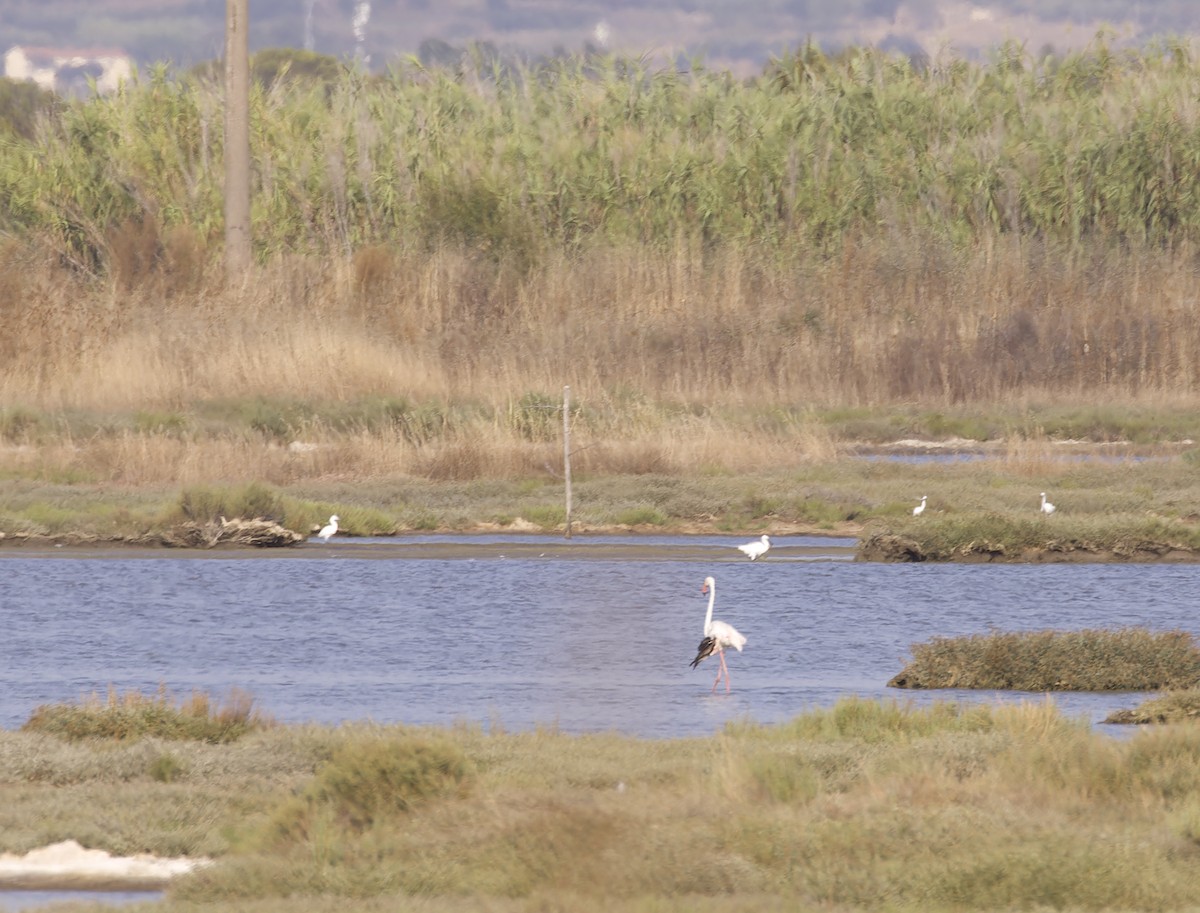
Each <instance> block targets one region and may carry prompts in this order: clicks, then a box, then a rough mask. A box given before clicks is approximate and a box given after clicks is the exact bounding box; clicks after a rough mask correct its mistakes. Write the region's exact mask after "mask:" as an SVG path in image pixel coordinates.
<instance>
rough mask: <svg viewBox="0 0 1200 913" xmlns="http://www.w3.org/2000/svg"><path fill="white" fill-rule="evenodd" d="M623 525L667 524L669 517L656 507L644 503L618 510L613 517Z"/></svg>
mask: <svg viewBox="0 0 1200 913" xmlns="http://www.w3.org/2000/svg"><path fill="white" fill-rule="evenodd" d="M613 520H614V522H616V523H617V524H619V525H621V526H665V525H666V523H667V518H666V517H665V516H663V514H662V512H661V511H659V510H658V509H656V508H654V507H650V506H648V505H642V506H639V507H627V508H625V509H624V510H621V511H618V512H617V515H616V516H615V517H614V518H613Z"/></svg>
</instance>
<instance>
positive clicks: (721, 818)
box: [0, 700, 1200, 913]
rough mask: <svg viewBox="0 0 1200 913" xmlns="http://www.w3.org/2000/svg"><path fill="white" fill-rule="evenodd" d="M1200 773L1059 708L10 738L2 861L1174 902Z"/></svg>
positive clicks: (442, 905)
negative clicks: (605, 726)
mask: <svg viewBox="0 0 1200 913" xmlns="http://www.w3.org/2000/svg"><path fill="white" fill-rule="evenodd" d="M164 758H169V763H168V762H167V761H164ZM164 770H170V771H171V776H170V777H165V776H163V771H164ZM1198 778H1200V735H1198V733H1197V732H1196V730H1195V729H1194V727H1190V726H1184V727H1173V728H1170V729H1164V730H1158V731H1152V732H1151V731H1147V732H1142V733H1138V734H1137V735H1135V737H1133V738H1132V739H1129V740H1121V741H1118V740H1114V739H1112V738H1111V737H1109V736H1105V735H1102V734H1097V733H1095V732H1093V731H1092V730H1091V728H1090V727H1089V726H1088V725H1087V723H1086V722H1076V721H1071V720H1067V719H1064V718H1063V717H1062V716H1061V715H1060V714H1059V713H1058V712H1057V711H1056V710H1055V709H1054V707H1053V705H1051V704H1043V703H1037V704H1032V703H1031V704H1029V705H1024V706H1019V707H1012V706H1010V707H999V706H996V707H988V706H982V707H965V706H956V705H949V704H944V705H935V706H933V707H929V708H924V709H913V708H909V707H905V706H903V705H897V704H889V703H878V704H877V703H871V702H863V701H857V700H845V701H842V702H840V703H839V704H838V705H836V706H835V707H833V708H831V709H829V710H824V711H815V712H809V713H804V714H802V715H800V716H798V717H796V718H795V719H794V720H793V721H791V722H789V723H785V724H782V725H779V726H773V727H759V726H755V725H752V724H741V725H732V726H730V727H728V728H727V729H726V730H725V731H724V732H722V733H720V734H718V735H715V736H713V737H711V738H706V739H687V740H672V741H646V740H639V739H629V738H624V737H621V736H618V735H611V734H609V735H590V736H568V735H563V734H560V733H556V732H554V731H551V730H541V731H537V732H531V733H523V734H510V733H504V732H493V733H484V732H481V731H479V730H477V729H474V728H471V727H461V728H451V729H446V730H418V729H409V728H405V727H399V726H388V727H376V726H365V725H364V726H345V727H340V728H336V729H331V728H314V727H271V728H266V729H260V730H256V731H252V732H249V733H247V734H245V735H243V736H242V737H241V738H239V739H238V740H236V741H235V742H232V743H227V744H220V745H217V744H207V743H203V742H175V741H171V742H166V741H161V740H158V739H154V738H143V739H139V740H136V741H120V742H114V741H108V740H100V741H97V740H94V739H93V740H87V741H84V742H73V741H65V740H62V739H60V738H57V737H53V736H49V735H45V734H39V733H33V732H4V733H0V795H2V796H3V798H4V800H5V801H3V802H0V823H2V824H3V827H0V847H2V848H3V849H5V850H14V851H18V850H19V851H23V850H27V849H29V848H32V847H35V846H39V845H43V844H46V843H49V842H52V841H55V840H59V839H65V838H68V837H71V838H75V839H79V840H80V841H81V842H83V843H85V844H86V845H92V846H100V847H104V848H108V849H110V850H112V851H114V852H118V853H129V852H134V851H151V852H155V853H159V854H165V855H177V854H188V855H210V856H212V857H213V858H215V859H217V860H218V864H217V865H216V866H215V867H213V868H211V869H207V870H204V871H203V872H201V873H200V874H197V875H194V876H189V877H188V878H186V879H184V880H182V881H179V882H177V883H176V884H175V885H174V887H173V888H172V889H171V891H170V892H169V896H168V899H167V901H166V903H165V904H164V908H165V909H168V910H174V909H180V910H182V909H189V910H197V909H200V910H203V909H228V908H229V907H230V906H237V907H238V908H239V909H249V910H282V909H285V908H286V909H289V910H293V911H301V913H303V911H309V910H311V911H317V910H332V909H356V910H357V909H361V910H372V909H385V908H388V907H389V905H390V908H393V909H394V908H395V907H396V905H397V904H400V905H402V906H404V908H412V909H421V910H433V911H458V910H478V909H489V910H501V911H524V910H567V909H571V910H600V909H604V910H619V911H647V910H680V911H682V910H704V911H714V913H715V911H722V913H725V911H743V913H750V911H760V910H762V911H766V910H777V909H780V907H781V905H785V906H787V907H788V908H790V909H802V910H830V911H836V910H849V909H881V910H898V911H900V910H918V909H919V910H934V911H941V910H945V911H949V910H957V911H963V910H995V909H1031V908H1054V909H1059V910H1066V911H1072V910H1079V911H1083V910H1096V909H1122V910H1147V911H1150V910H1154V911H1163V910H1168V911H1170V910H1185V909H1192V908H1195V907H1196V906H1197V905H1198V904H1200V876H1198V875H1197V867H1196V865H1195V853H1196V851H1195V839H1196V832H1197V814H1198V809H1197V804H1196V800H1195V796H1196V794H1197V792H1198V790H1200V779H1198Z"/></svg>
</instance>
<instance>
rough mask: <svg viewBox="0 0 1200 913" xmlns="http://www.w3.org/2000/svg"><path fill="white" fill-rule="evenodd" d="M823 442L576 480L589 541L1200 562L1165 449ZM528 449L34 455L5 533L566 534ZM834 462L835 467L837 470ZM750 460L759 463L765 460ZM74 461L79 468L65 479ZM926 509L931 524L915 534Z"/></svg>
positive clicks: (92, 536) (12, 496)
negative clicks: (652, 539) (256, 459)
mask: <svg viewBox="0 0 1200 913" xmlns="http://www.w3.org/2000/svg"><path fill="white" fill-rule="evenodd" d="M813 437H820V438H821V440H822V441H824V442H825V443H823V444H822V448H821V449H820V450H818V451H817V452H816V453H815V454H814V455H813V456H812V457H810V458H806V456H805V454H804V453H803V452H793V453H791V454H787V456H786V459H787V460H788V461H789V464H788V465H786V466H783V467H772V466H768V465H764V464H763V463H753V464H752V465H751V466H750V467H749V468H746V467H744V466H743V465H742V464H741V463H740V462H738V463H736V464H735V465H734V466H729V465H724V466H722V465H720V464H700V465H689V466H688V467H687V468H686V469H679V468H675V469H673V470H672V471H661V470H660V471H652V470H651V471H642V472H628V471H626V472H601V471H596V470H590V471H589V470H588V469H587V468H583V469H580V468H578V466H576V469H575V478H574V485H573V517H572V519H573V530H574V532H575V533H576V534H577V535H586V534H587V533H588V532H605V531H619V530H631V531H635V532H659V533H663V532H673V533H701V532H704V533H728V534H730V535H734V534H736V535H743V534H752V533H761V532H770V533H774V534H776V535H787V534H800V533H815V534H826V535H841V536H862V537H863V539H864V552H863V555H864V557H869V558H873V559H882V560H981V559H986V560H1065V559H1069V558H1071V557H1083V558H1090V559H1106V558H1112V559H1116V560H1166V559H1171V558H1181V557H1182V558H1186V557H1188V556H1191V555H1193V554H1194V553H1195V552H1196V550H1197V549H1198V548H1200V540H1198V534H1197V522H1198V520H1200V516H1198V515H1197V513H1196V510H1195V505H1196V504H1197V503H1200V482H1198V481H1197V477H1196V474H1195V471H1194V469H1193V463H1192V459H1191V455H1190V454H1191V451H1190V450H1188V451H1184V452H1183V453H1182V454H1181V453H1180V452H1179V448H1177V447H1176V448H1157V449H1156V450H1155V449H1153V448H1152V449H1151V452H1155V453H1157V456H1154V457H1152V458H1146V459H1141V460H1132V459H1127V458H1121V459H1112V458H1109V457H1108V456H1107V455H1106V454H1099V455H1097V454H1096V453H1095V452H1093V451H1090V450H1088V451H1083V452H1081V451H1080V449H1079V448H1077V447H1075V446H1072V445H1060V444H1055V443H1053V442H1050V441H1041V442H1036V443H1034V442H1028V441H1022V442H1017V444H1015V445H1011V446H1006V447H1004V448H1003V449H996V450H995V451H994V452H993V454H992V455H990V456H989V457H988V458H987V459H982V460H959V461H951V462H909V461H890V460H882V459H877V458H874V457H864V456H856V455H855V454H854V452H853V448H852V447H851V446H850V445H847V444H844V443H838V442H834V441H832V439H831V438H830V437H829V436H828V435H814V436H813ZM524 446H525V448H526V449H527V452H528V453H529V454H530V455H532V454H533V453H541V454H543V455H544V456H545V457H546V461H547V463H546V464H545V465H543V466H542V467H541V468H540V469H539V470H532V469H531V470H530V471H529V473H528V474H520V473H513V474H511V475H509V474H505V473H503V472H497V473H495V474H488V475H486V476H484V477H476V478H469V479H465V480H455V479H431V478H428V477H421V476H416V475H410V474H406V473H401V472H395V471H393V470H392V469H391V468H390V467H387V466H382V465H381V466H377V467H376V468H375V469H374V470H373V471H370V470H368V469H366V468H364V467H363V466H362V465H361V464H356V463H354V462H353V461H352V460H349V458H347V460H346V462H347V464H348V465H347V466H345V467H343V466H340V465H339V460H338V458H337V456H336V455H335V454H336V453H341V454H343V455H344V454H345V451H338V450H337V449H336V448H333V449H334V451H335V454H327V453H326V452H324V451H323V450H318V451H315V452H301V453H286V452H284V453H276V454H275V456H274V457H272V458H278V459H279V460H280V466H282V467H285V468H286V470H287V471H286V472H282V473H281V474H280V475H279V476H278V477H277V478H278V484H267V483H263V482H258V481H237V482H205V483H200V482H199V481H193V482H192V483H191V484H183V485H180V484H178V483H176V482H175V481H174V480H173V479H172V478H171V477H172V475H176V474H177V470H178V468H179V466H180V465H181V463H186V464H188V465H192V466H194V467H196V470H197V471H196V478H197V480H198V479H201V478H204V477H205V476H206V473H205V471H204V469H203V462H204V461H203V459H202V458H201V457H202V454H204V453H205V452H206V450H205V447H204V445H203V444H202V443H199V442H193V443H187V444H181V445H180V449H179V451H178V458H179V461H180V462H178V463H174V464H172V463H168V462H166V461H164V462H162V463H155V465H156V466H158V467H159V469H160V470H161V472H158V473H156V474H154V475H153V476H152V477H150V478H147V477H144V476H141V475H139V474H138V473H137V469H138V466H137V464H136V463H130V464H126V465H124V467H123V473H124V474H127V477H125V478H120V479H113V480H106V479H102V478H97V477H96V476H97V474H96V473H95V472H94V470H93V469H92V468H90V467H89V463H90V461H91V460H92V459H94V458H95V451H94V450H92V449H91V448H81V449H77V450H73V451H71V452H67V451H59V450H55V449H54V448H52V447H51V448H47V449H40V450H39V449H37V448H34V449H33V450H31V451H30V452H29V453H23V454H20V455H18V456H17V457H16V460H18V461H20V465H19V466H14V465H12V464H11V463H10V465H9V469H8V472H7V473H6V474H5V475H6V476H7V477H0V532H3V533H4V536H5V540H6V541H7V542H8V543H9V544H11V543H14V542H19V541H24V540H26V539H29V540H33V541H45V540H46V539H47V538H52V539H58V540H59V541H71V540H75V541H80V540H99V541H108V540H111V541H120V540H133V541H139V542H146V541H147V540H149V539H151V538H153V536H154V535H156V534H162V533H163V532H164V531H169V530H178V529H180V528H181V527H187V526H194V525H196V524H199V525H204V524H219V523H220V518H221V517H226V518H234V517H247V518H250V517H265V518H267V519H269V520H271V521H273V522H275V523H278V524H281V525H282V526H284V527H287V528H288V529H292V530H295V531H297V532H298V533H300V534H302V535H308V534H310V533H311V532H312V531H313V530H314V529H315V528H318V527H319V526H321V525H323V524H324V523H325V522H326V521H327V519H328V517H329V516H330V515H331V514H334V513H336V514H338V516H339V517H340V518H341V524H340V526H341V532H339V535H341V536H368V535H369V536H389V535H404V534H406V533H413V532H421V533H426V532H437V531H454V532H471V531H493V530H511V531H514V532H543V533H549V534H561V533H562V532H563V530H564V522H565V520H564V518H565V500H564V486H563V480H562V478H561V476H560V475H559V474H558V473H557V472H555V464H553V463H549V461H550V460H556V459H557V460H560V459H561V456H559V455H557V454H555V453H554V451H555V449H557V448H558V447H559V445H557V444H550V443H546V444H532V443H526V444H525V445H524ZM584 446H587V444H586V443H585V444H584ZM779 446H780V448H781V450H782V449H783V448H784V446H785V442H784V441H780V442H779ZM825 447H828V448H829V450H830V451H831V452H832V454H833V456H832V457H828V456H824V452H825V450H824V448H825ZM743 449H744V451H745V453H743V454H742V457H741V458H746V456H747V455H748V454H750V453H752V452H753V448H750V447H747V448H743ZM264 451H265V449H264V448H262V447H260V448H259V452H264ZM1127 451H1128V448H1120V449H1119V451H1118V452H1127ZM475 452H476V453H477V454H478V456H479V459H480V460H482V459H484V458H485V456H486V454H487V453H489V452H490V451H489V449H488V447H487V445H485V444H483V443H480V444H479V445H478V450H477V451H475ZM585 452H586V451H585ZM56 454H62V455H63V457H64V458H65V460H67V461H68V462H69V465H63V466H57V467H56V466H55V465H54V462H53V461H54V459H55V455H56ZM716 455H718V454H716V452H715V451H714V456H716ZM459 458H460V459H464V460H469V458H468V457H465V456H463V455H462V454H461V453H460V454H459ZM2 459H3V457H2V456H0V460H2ZM529 459H530V460H532V456H530V457H529ZM471 462H472V463H473V465H478V464H477V463H474V461H471ZM573 462H575V463H578V462H581V461H574V460H573ZM93 465H94V464H93ZM230 465H231V466H232V465H234V464H232V463H231V464H230ZM585 466H586V464H585ZM643 468H646V469H648V467H643ZM260 472H262V465H261V464H250V457H249V455H247V465H245V466H243V467H241V471H240V472H239V473H230V474H231V475H233V476H234V477H235V478H237V477H239V476H241V477H244V478H248V479H254V478H256V477H257V476H258V474H259V473H260ZM266 474H267V475H268V476H270V475H271V474H270V473H266ZM189 481H190V480H189ZM1043 490H1046V491H1048V492H1049V494H1050V496H1051V498H1052V499H1053V500H1054V501H1055V502H1056V504H1057V507H1058V509H1057V511H1056V512H1055V514H1054V515H1053V516H1050V517H1043V516H1042V515H1041V514H1040V512H1039V504H1040V500H1039V494H1040V492H1041V491H1043ZM922 495H928V496H929V500H928V502H927V504H928V506H927V508H926V510H925V511H924V512H923V513H922V514H921V516H919V517H914V516H913V515H912V509H913V507H915V506H916V505H917V504H918V503H919V500H920V497H921V496H922ZM177 538H179V539H181V540H182V539H186V538H187V537H177ZM197 541H198V542H202V540H199V539H198V540H197ZM881 542H883V543H884V544H885V545H889V543H890V545H889V547H888V548H883V547H882V546H881V545H880V543H881ZM906 550H907V551H906Z"/></svg>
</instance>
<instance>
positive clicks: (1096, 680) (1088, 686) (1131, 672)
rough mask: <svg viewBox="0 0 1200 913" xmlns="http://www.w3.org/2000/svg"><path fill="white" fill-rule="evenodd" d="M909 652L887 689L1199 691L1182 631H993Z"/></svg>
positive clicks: (1195, 662)
mask: <svg viewBox="0 0 1200 913" xmlns="http://www.w3.org/2000/svg"><path fill="white" fill-rule="evenodd" d="M911 649H912V660H911V661H910V662H909V663H908V664H907V665H906V666H905V667H904V669H902V670H901V671H900V673H899V674H897V675H896V676H894V677H893V678H892V680H891V681H889V682H888V687H891V688H983V689H999V690H1012V691H1157V690H1160V689H1163V688H1190V687H1194V686H1196V685H1197V684H1198V683H1200V649H1197V646H1196V644H1195V641H1194V640H1193V639H1192V635H1190V634H1188V633H1186V632H1184V631H1165V632H1161V633H1157V634H1156V633H1153V632H1151V631H1148V630H1146V629H1145V628H1136V627H1134V628H1124V629H1121V630H1116V631H1106V630H1084V631H1026V632H1002V631H993V632H992V633H990V634H972V635H968V636H965V637H935V638H933V639H932V640H930V641H928V642H927V643H924V644H915V645H914V646H913V647H912V648H911Z"/></svg>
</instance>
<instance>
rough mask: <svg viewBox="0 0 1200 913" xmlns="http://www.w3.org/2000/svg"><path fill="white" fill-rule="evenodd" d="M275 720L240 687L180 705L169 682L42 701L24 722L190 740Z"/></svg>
mask: <svg viewBox="0 0 1200 913" xmlns="http://www.w3.org/2000/svg"><path fill="white" fill-rule="evenodd" d="M273 725H274V721H273V720H271V719H270V718H269V717H266V716H264V715H263V714H260V713H259V712H258V711H257V710H255V709H254V699H253V698H252V697H250V696H249V695H247V694H245V693H244V692H240V691H235V692H234V693H233V694H232V695H231V696H230V698H229V700H228V702H227V703H226V704H225V705H224V706H216V705H214V704H213V703H212V701H211V700H210V698H209V696H208V695H207V694H204V693H203V692H199V691H197V692H193V693H192V696H191V697H190V698H189V699H188V700H186V701H183V702H182V703H180V704H179V705H176V704H175V702H174V700H173V699H172V698H171V695H170V694H168V693H167V690H166V689H165V688H159V689H158V692H157V693H156V694H153V695H146V694H142V693H141V692H138V691H127V692H126V693H125V694H119V693H118V692H117V691H116V690H115V689H110V690H109V692H108V695H107V696H106V697H104V698H101V697H100V696H99V695H97V694H95V693H93V694H92V695H91V696H90V697H88V698H87V699H85V700H84V701H82V702H81V703H78V704H43V705H42V706H40V707H38V708H37V709H36V710H34V712H33V715H32V716H31V717H30V718H29V719H28V720H27V721H26V722H25V724H24V725H23V726H22V727H21V729H22V730H23V731H26V732H44V733H48V734H50V735H56V736H61V737H62V738H65V739H68V740H70V741H78V740H81V739H116V740H118V741H124V740H131V739H140V738H147V737H154V738H159V739H176V740H186V741H198V742H211V743H223V742H233V741H236V740H237V739H239V738H241V737H242V736H243V735H245V734H246V733H248V732H251V731H252V730H256V729H265V728H268V727H270V726H273Z"/></svg>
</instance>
